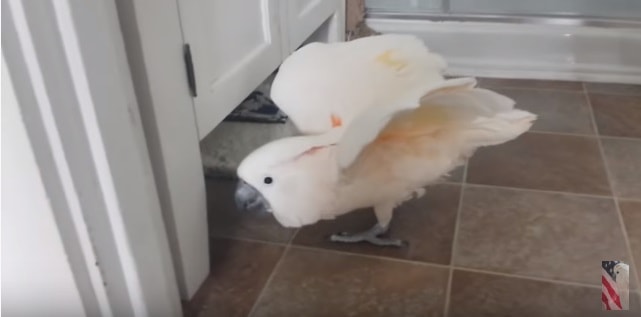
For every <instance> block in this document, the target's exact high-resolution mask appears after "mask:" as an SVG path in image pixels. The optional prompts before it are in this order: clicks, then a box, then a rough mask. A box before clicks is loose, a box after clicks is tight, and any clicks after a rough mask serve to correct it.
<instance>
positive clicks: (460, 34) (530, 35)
mask: <svg viewBox="0 0 641 317" xmlns="http://www.w3.org/2000/svg"><path fill="white" fill-rule="evenodd" d="M366 22H367V24H368V25H369V27H371V28H372V29H374V30H376V31H378V32H381V33H405V34H413V35H416V36H418V37H420V38H422V39H424V40H425V42H426V43H427V46H428V47H429V48H430V50H432V51H434V52H437V53H439V54H441V55H443V56H444V57H445V58H446V59H447V61H448V64H449V66H448V69H447V74H448V75H452V76H478V77H497V78H527V79H551V80H573V81H588V82H617V83H630V84H641V30H640V29H632V28H627V29H626V28H596V27H587V26H568V25H533V24H513V23H488V22H452V21H447V22H432V21H426V20H401V19H382V18H368V19H367V20H366Z"/></svg>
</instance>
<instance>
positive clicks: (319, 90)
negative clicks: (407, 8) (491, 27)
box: [271, 34, 446, 134]
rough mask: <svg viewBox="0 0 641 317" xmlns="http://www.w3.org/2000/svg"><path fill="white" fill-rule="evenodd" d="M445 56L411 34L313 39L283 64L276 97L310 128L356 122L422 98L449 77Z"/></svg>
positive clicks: (314, 130)
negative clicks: (405, 99)
mask: <svg viewBox="0 0 641 317" xmlns="http://www.w3.org/2000/svg"><path fill="white" fill-rule="evenodd" d="M445 66H446V64H445V61H444V60H443V59H442V58H441V57H440V56H438V55H436V54H433V53H431V52H429V50H428V49H427V47H426V46H425V45H424V43H423V41H422V40H420V39H419V38H417V37H414V36H411V35H395V34H389V35H379V36H372V37H366V38H361V39H357V40H354V41H350V42H340V43H311V44H308V45H306V46H304V47H302V48H301V49H299V50H297V51H296V52H294V53H293V54H292V55H291V56H289V57H288V58H287V59H286V60H285V62H283V64H282V65H281V67H280V68H279V71H278V74H277V75H276V77H275V79H274V82H273V83H272V90H271V98H272V99H273V100H274V102H275V103H276V104H277V105H278V107H279V108H281V110H283V112H285V113H286V114H287V115H288V116H289V117H290V118H291V120H292V121H293V122H294V124H295V125H296V127H297V128H298V129H299V130H300V131H301V132H302V133H304V134H321V133H325V132H327V131H329V130H330V129H332V128H335V127H338V126H345V125H350V124H351V122H352V121H353V120H354V119H355V118H356V117H357V116H359V114H360V113H361V112H362V111H364V110H365V109H367V108H369V107H372V106H377V105H386V104H388V103H389V102H391V101H394V100H398V99H399V96H410V95H411V94H412V92H413V93H414V95H416V99H418V98H420V96H422V93H423V92H424V91H425V89H426V88H427V87H429V86H430V85H432V84H434V83H435V82H441V81H443V77H442V75H441V74H442V71H443V69H444V68H445Z"/></svg>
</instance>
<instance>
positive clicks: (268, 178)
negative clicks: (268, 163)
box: [263, 176, 274, 185]
mask: <svg viewBox="0 0 641 317" xmlns="http://www.w3.org/2000/svg"><path fill="white" fill-rule="evenodd" d="M263 182H265V184H268V185H269V184H271V183H273V182H274V179H272V178H271V177H269V176H267V177H265V179H264V180H263Z"/></svg>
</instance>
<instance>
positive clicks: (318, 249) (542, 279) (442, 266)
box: [291, 245, 632, 299]
mask: <svg viewBox="0 0 641 317" xmlns="http://www.w3.org/2000/svg"><path fill="white" fill-rule="evenodd" d="M291 248H293V249H300V250H308V251H316V252H325V253H332V254H339V255H346V256H354V257H361V258H369V259H375V260H382V261H388V262H397V263H403V264H410V265H417V266H424V267H430V268H438V269H449V270H451V271H450V272H453V271H454V270H459V271H467V272H472V273H479V274H487V275H494V276H503V277H508V278H515V279H521V280H530V281H537V282H546V283H551V284H562V285H571V286H579V287H589V288H601V285H597V284H589V283H581V282H573V281H565V280H555V279H551V278H545V277H536V276H527V275H516V274H510V273H503V272H496V271H488V270H483V269H475V268H469V267H463V266H455V265H445V264H438V263H430V262H420V261H413V260H407V259H400V258H393V257H386V256H378V255H370V254H364V253H353V252H347V251H339V250H334V249H325V248H321V247H311V246H304V245H292V246H291ZM631 291H632V290H631ZM446 296H447V295H446ZM446 299H447V297H446Z"/></svg>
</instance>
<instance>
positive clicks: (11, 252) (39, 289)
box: [2, 58, 85, 317]
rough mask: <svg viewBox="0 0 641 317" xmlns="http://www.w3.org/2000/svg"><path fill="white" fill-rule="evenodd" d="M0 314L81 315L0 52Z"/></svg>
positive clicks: (58, 235) (79, 300) (49, 206)
mask: <svg viewBox="0 0 641 317" xmlns="http://www.w3.org/2000/svg"><path fill="white" fill-rule="evenodd" d="M2 314H4V315H6V316H20V317H28V316H52V317H54V316H69V317H73V316H84V315H85V313H84V308H83V306H82V302H81V299H80V293H79V292H78V289H77V287H76V284H75V282H74V277H73V273H72V271H71V267H70V265H69V262H68V259H67V255H66V253H65V250H64V248H63V245H62V239H61V237H60V233H59V232H58V229H57V226H56V223H55V220H54V217H53V210H52V208H51V205H50V203H49V198H48V197H47V193H46V192H45V188H44V185H43V182H42V178H41V177H40V171H39V170H38V166H37V164H36V161H35V156H34V153H33V149H32V147H31V144H30V143H29V139H28V138H27V132H26V129H25V124H24V122H23V120H22V117H21V114H20V110H19V108H18V103H17V101H16V96H15V92H14V90H13V85H12V83H11V81H10V78H9V77H8V76H7V68H6V67H5V62H4V58H3V59H2Z"/></svg>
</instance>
